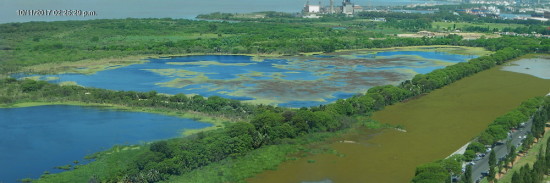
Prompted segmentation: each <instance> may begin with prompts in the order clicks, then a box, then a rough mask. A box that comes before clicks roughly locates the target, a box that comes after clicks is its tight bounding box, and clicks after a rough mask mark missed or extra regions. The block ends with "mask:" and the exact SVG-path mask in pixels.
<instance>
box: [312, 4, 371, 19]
mask: <svg viewBox="0 0 550 183" xmlns="http://www.w3.org/2000/svg"><path fill="white" fill-rule="evenodd" d="M362 11H364V9H363V7H361V6H359V5H355V4H353V3H352V2H351V0H343V1H342V5H341V6H334V0H330V2H329V5H328V6H325V7H323V6H322V5H321V2H320V1H319V4H310V2H309V0H308V1H307V2H306V5H305V6H304V9H303V10H302V15H303V16H304V17H308V18H313V17H315V18H317V17H319V16H317V15H320V14H345V15H346V16H353V15H354V14H356V13H359V12H362Z"/></svg>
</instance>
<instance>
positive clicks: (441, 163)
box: [413, 97, 550, 183]
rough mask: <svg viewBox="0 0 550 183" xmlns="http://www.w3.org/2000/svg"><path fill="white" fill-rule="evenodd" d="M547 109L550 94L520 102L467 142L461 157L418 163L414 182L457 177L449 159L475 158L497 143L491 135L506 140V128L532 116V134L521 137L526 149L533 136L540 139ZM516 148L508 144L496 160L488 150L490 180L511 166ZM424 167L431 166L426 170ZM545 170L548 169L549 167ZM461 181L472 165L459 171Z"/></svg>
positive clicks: (549, 108) (549, 109)
mask: <svg viewBox="0 0 550 183" xmlns="http://www.w3.org/2000/svg"><path fill="white" fill-rule="evenodd" d="M549 112H550V97H535V98H531V99H528V100H526V101H524V102H522V103H521V105H520V106H519V107H518V108H516V109H514V110H512V111H510V112H508V113H507V114H504V115H502V116H500V117H498V118H497V119H495V121H494V122H493V123H491V124H490V125H489V127H488V128H486V130H485V131H484V132H482V133H481V135H480V136H479V138H478V140H477V141H473V142H471V143H470V144H469V145H468V147H467V148H466V151H465V153H464V154H463V155H462V156H460V155H455V156H456V157H455V156H453V157H452V158H447V159H444V160H437V161H435V162H431V163H427V164H423V165H420V166H418V167H417V170H416V174H415V177H414V178H413V182H446V181H447V180H449V177H451V175H455V176H456V177H459V175H461V174H462V172H461V171H455V170H453V169H449V168H448V162H449V161H458V164H459V165H461V164H462V162H463V161H472V159H473V158H474V157H476V155H477V154H480V153H486V145H493V143H495V142H496V140H495V139H494V138H497V137H498V138H499V139H498V140H503V139H506V138H507V137H508V134H507V133H508V131H509V129H511V128H517V127H519V125H520V123H522V122H526V121H527V120H528V119H529V118H530V117H531V116H532V117H533V125H532V129H531V133H530V135H529V136H531V138H527V139H525V140H524V142H523V146H522V150H521V151H523V152H526V151H527V150H528V148H529V147H530V146H531V144H532V143H533V142H534V141H533V137H536V138H540V137H542V136H543V135H544V127H545V124H546V122H547V121H548V119H549V117H550V116H549V115H548V114H549ZM484 136H490V137H492V139H491V141H489V142H490V143H489V142H486V141H485V140H483V139H484V138H487V137H484ZM517 151H518V149H516V147H515V146H511V148H510V151H509V153H508V154H507V156H506V157H504V158H503V159H500V160H497V158H496V155H495V152H494V150H491V151H490V152H489V174H488V179H489V181H492V180H493V179H494V178H495V175H496V173H497V172H499V170H501V169H502V168H505V169H508V168H509V167H508V164H512V165H513V162H514V160H515V157H516V154H517ZM539 166H540V165H539ZM426 167H431V168H430V169H427V168H426ZM459 167H460V166H459ZM522 170H523V168H522ZM528 170H529V169H528ZM544 170H546V171H547V170H548V168H546V169H544ZM536 173H537V175H544V174H539V173H541V172H540V171H537V172H536ZM544 173H547V172H544ZM521 175H524V174H521ZM514 176H516V175H514ZM518 176H519V175H518ZM527 176H529V175H527ZM522 177H523V176H522ZM461 180H462V182H465V183H469V182H471V181H472V174H471V165H468V166H467V167H466V169H465V172H464V174H462V178H461ZM533 181H534V179H530V181H528V182H533ZM512 182H515V181H512Z"/></svg>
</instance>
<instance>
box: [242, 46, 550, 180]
mask: <svg viewBox="0 0 550 183" xmlns="http://www.w3.org/2000/svg"><path fill="white" fill-rule="evenodd" d="M548 70H550V57H548V56H537V57H534V58H526V59H521V60H518V61H515V62H511V63H507V64H506V65H504V66H499V67H496V68H493V69H490V70H487V71H483V72H481V73H478V74H476V75H474V76H470V77H467V78H464V79H462V80H460V81H457V82H456V83H453V84H451V85H449V86H446V87H444V88H442V89H438V90H435V91H433V92H431V93H430V94H428V95H425V96H422V97H420V98H418V99H414V100H410V101H408V102H405V103H398V104H395V105H392V106H388V107H386V109H384V110H382V111H378V112H376V113H374V115H373V118H374V119H376V120H378V121H381V122H384V123H390V124H401V125H404V126H405V128H406V130H407V132H400V131H396V130H393V129H387V130H379V131H372V130H360V132H353V133H349V134H347V135H344V136H342V137H339V138H337V139H333V140H332V141H329V144H328V146H329V147H330V148H332V149H334V150H335V151H336V152H337V153H325V154H315V155H311V156H308V157H305V158H302V159H299V160H291V161H287V162H285V163H283V164H281V165H280V166H279V167H278V168H277V170H269V171H266V172H264V173H261V174H259V175H257V176H256V177H254V178H251V179H249V182H253V183H254V182H258V183H259V182H262V183H271V182H296V183H298V182H337V183H340V182H345V183H365V182H376V183H378V182H384V183H393V182H395V183H402V182H410V180H411V179H412V177H413V176H414V171H415V168H416V166H418V165H420V164H422V163H427V162H430V161H434V160H436V159H441V158H445V157H447V156H449V155H450V154H451V153H453V152H454V151H456V150H457V149H458V148H460V147H461V146H463V145H464V144H466V142H468V141H470V140H471V139H472V138H474V137H475V136H476V135H478V134H479V133H481V131H482V130H483V129H485V128H486V127H487V125H488V124H489V123H490V122H492V121H493V120H494V119H495V118H496V117H498V116H500V115H503V114H505V113H506V112H508V111H510V110H512V109H513V108H515V107H517V106H519V104H520V103H521V102H522V101H524V100H526V99H528V98H531V97H535V96H544V95H546V94H547V93H548V92H550V75H548V73H549V72H548ZM509 71H512V72H509ZM344 140H345V142H351V141H353V142H355V143H340V142H343V141H344Z"/></svg>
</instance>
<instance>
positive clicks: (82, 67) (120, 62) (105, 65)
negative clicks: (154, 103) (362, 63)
mask: <svg viewBox="0 0 550 183" xmlns="http://www.w3.org/2000/svg"><path fill="white" fill-rule="evenodd" d="M422 48H435V49H445V48H451V49H452V48H455V49H456V48H466V49H469V50H468V51H473V54H466V53H464V52H463V51H460V50H457V51H451V52H449V53H451V54H458V55H479V56H485V55H489V54H491V53H494V52H491V51H487V50H485V49H484V48H481V47H467V46H452V45H429V46H404V47H388V48H362V49H345V50H336V51H334V52H331V53H324V52H304V53H298V54H296V55H284V54H265V53H261V54H249V53H243V54H233V53H202V52H201V53H183V54H160V55H148V54H144V55H135V56H121V57H108V58H101V59H84V60H79V61H63V62H59V63H43V64H38V65H32V66H27V67H23V68H22V69H21V70H23V72H21V73H24V72H29V73H41V74H66V73H77V74H86V75H88V74H95V73H97V72H99V71H104V70H110V69H117V68H120V67H126V66H129V65H134V64H143V63H146V62H149V60H148V59H163V58H166V57H186V56H197V55H239V56H250V57H252V58H251V60H253V61H261V60H262V59H261V58H262V57H266V58H268V57H301V56H312V55H318V54H328V55H330V54H341V53H343V52H354V51H358V52H361V51H363V52H364V51H370V52H373V53H378V52H381V51H390V50H396V51H399V50H403V51H420V50H423V49H422ZM436 51H437V50H436ZM25 70H27V71H25Z"/></svg>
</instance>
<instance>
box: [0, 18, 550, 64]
mask: <svg viewBox="0 0 550 183" xmlns="http://www.w3.org/2000/svg"><path fill="white" fill-rule="evenodd" d="M430 24H431V22H430V21H429V20H427V19H418V20H413V19H403V20H400V19H396V20H388V22H387V25H386V26H390V27H392V26H393V27H400V28H399V29H424V28H426V27H429V26H431V25H430ZM369 25H370V24H369ZM365 26H368V25H357V26H349V27H346V28H345V29H333V28H331V27H326V26H321V25H310V24H300V23H293V24H278V23H262V22H243V23H228V22H206V21H190V20H173V19H124V20H90V21H68V22H48V23H43V22H28V23H10V24H0V38H2V39H3V41H2V42H1V43H0V52H1V53H2V55H3V56H2V57H0V63H1V64H2V67H0V73H14V72H20V68H21V67H23V66H29V65H36V64H41V63H50V62H66V61H78V60H84V59H101V58H109V57H122V56H130V55H143V54H185V53H232V54H271V53H279V54H290V55H293V54H299V53H301V52H319V51H322V52H332V51H334V50H340V49H360V48H385V47H398V46H419V45H463V46H478V47H485V48H487V49H488V50H492V51H496V50H500V49H503V48H506V47H510V48H511V49H520V50H536V51H541V52H544V51H548V50H550V46H549V45H548V44H542V43H547V42H548V40H543V39H535V38H514V37H506V38H500V39H481V40H472V41H469V40H462V38H461V37H460V36H456V35H451V36H447V37H442V38H423V39H413V38H395V37H387V36H386V35H384V34H382V33H380V32H374V31H369V29H366V28H365ZM40 27H43V28H40ZM382 27H383V26H382ZM63 31H67V32H71V33H70V34H66V35H64V36H63V37H62V38H61V37H56V36H52V35H55V34H56V32H63ZM383 37H387V38H386V39H383V40H381V39H375V40H373V39H370V38H383ZM541 42H542V43H541Z"/></svg>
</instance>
